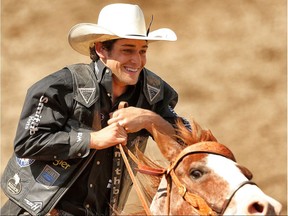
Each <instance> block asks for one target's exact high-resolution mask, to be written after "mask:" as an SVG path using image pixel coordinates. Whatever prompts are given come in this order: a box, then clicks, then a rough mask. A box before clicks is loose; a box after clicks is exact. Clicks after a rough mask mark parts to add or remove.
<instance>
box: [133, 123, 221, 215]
mask: <svg viewBox="0 0 288 216" xmlns="http://www.w3.org/2000/svg"><path fill="white" fill-rule="evenodd" d="M190 124H191V129H192V130H189V129H187V128H186V127H185V125H184V124H183V122H182V121H181V120H178V121H177V122H176V135H175V136H174V137H173V139H175V140H177V143H178V144H179V145H180V146H182V148H185V147H186V146H189V145H193V144H195V143H198V142H202V141H217V140H216V138H215V137H214V136H213V134H212V132H211V131H210V130H203V129H202V128H201V126H200V125H199V124H198V123H197V122H196V121H194V120H191V122H190ZM136 157H137V158H138V160H139V163H141V164H144V165H146V166H149V167H152V168H156V169H164V168H163V167H162V166H161V165H160V164H158V163H156V162H154V161H152V159H150V158H149V157H147V156H146V155H144V153H142V152H141V151H140V150H139V149H136ZM161 178H162V175H161V176H157V175H156V176H155V175H146V174H141V173H138V174H137V179H138V181H139V183H140V185H141V189H142V191H143V192H144V193H145V196H146V199H147V201H148V203H149V204H151V202H152V199H153V197H154V196H155V194H156V192H157V189H158V186H159V184H160V180H161ZM138 208H139V207H138ZM141 213H143V212H141ZM141 213H140V214H141ZM133 214H134V215H137V213H133Z"/></svg>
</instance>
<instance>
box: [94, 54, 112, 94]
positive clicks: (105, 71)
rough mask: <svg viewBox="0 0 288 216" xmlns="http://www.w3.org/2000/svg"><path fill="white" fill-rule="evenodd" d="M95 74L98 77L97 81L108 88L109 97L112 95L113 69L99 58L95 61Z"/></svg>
mask: <svg viewBox="0 0 288 216" xmlns="http://www.w3.org/2000/svg"><path fill="white" fill-rule="evenodd" d="M94 67H95V74H96V77H97V82H98V83H100V84H101V85H102V86H103V87H104V88H105V90H106V92H107V95H108V96H109V97H111V96H112V71H111V69H110V68H108V67H106V65H105V64H104V63H103V62H102V61H101V60H98V61H97V62H94Z"/></svg>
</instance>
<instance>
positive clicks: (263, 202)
mask: <svg viewBox="0 0 288 216" xmlns="http://www.w3.org/2000/svg"><path fill="white" fill-rule="evenodd" d="M178 128H179V129H178V131H177V134H178V135H177V139H172V138H171V137H170V136H168V135H164V134H162V133H160V132H159V131H157V130H156V129H154V130H153V137H154V140H155V142H156V143H157V145H158V147H159V149H160V151H161V153H162V154H163V156H164V157H165V158H166V159H167V160H168V161H169V162H170V166H169V167H168V168H167V169H163V168H162V167H160V166H159V165H157V164H155V163H154V162H153V161H151V160H150V159H149V158H147V157H145V156H144V155H141V153H139V152H138V154H137V155H138V159H139V161H140V163H139V161H138V171H139V172H140V173H144V174H145V175H144V176H146V177H145V178H146V180H145V181H143V176H142V175H140V176H142V181H141V183H142V190H145V192H146V195H148V197H149V196H150V198H151V199H150V202H149V204H150V212H151V213H152V215H219V214H220V215H279V214H280V211H281V208H282V206H281V204H280V203H279V202H278V201H276V200H274V199H273V198H271V197H269V196H267V195H266V194H264V193H263V192H262V190H261V189H260V188H259V187H257V185H256V184H255V183H254V182H252V181H251V179H252V174H251V172H250V171H249V170H248V169H246V168H245V167H243V166H240V165H239V164H237V163H236V160H235V157H234V155H233V153H232V152H231V151H230V150H229V149H228V148H227V147H226V146H224V145H222V144H220V143H218V142H217V140H216V138H215V137H214V136H213V135H212V133H211V131H210V130H203V129H202V128H201V127H200V126H199V125H198V124H197V123H196V122H194V121H192V132H191V131H189V130H187V129H186V128H185V127H184V126H183V125H182V124H181V123H179V124H178ZM176 140H177V141H176ZM147 174H148V175H147ZM147 179H149V180H150V181H147ZM143 182H144V183H143ZM148 182H150V183H148ZM145 183H146V185H145ZM151 183H152V184H151ZM147 184H148V185H147ZM153 188H154V189H153Z"/></svg>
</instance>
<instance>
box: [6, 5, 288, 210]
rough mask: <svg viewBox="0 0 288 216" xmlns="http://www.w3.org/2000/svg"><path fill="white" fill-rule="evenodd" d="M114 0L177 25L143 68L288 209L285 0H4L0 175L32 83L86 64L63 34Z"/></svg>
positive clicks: (164, 24) (93, 20)
mask: <svg viewBox="0 0 288 216" xmlns="http://www.w3.org/2000/svg"><path fill="white" fill-rule="evenodd" d="M116 2H123V3H125V2H126V3H135V4H138V5H139V6H140V7H141V8H142V10H143V11H144V14H145V18H146V23H147V25H148V23H149V22H150V19H151V16H152V14H153V16H154V22H153V24H152V27H151V29H152V30H153V29H157V28H162V27H168V28H171V29H173V30H174V31H175V32H176V33H177V36H178V41H177V42H157V43H151V44H150V45H149V51H148V62H147V65H146V66H147V68H149V69H150V70H152V71H154V72H156V73H157V74H158V75H160V76H161V77H162V78H163V79H164V80H166V81H167V82H168V83H170V84H171V85H172V86H173V87H174V88H175V90H177V91H178V93H179V103H178V105H177V107H176V111H177V113H178V114H179V115H181V116H184V117H186V118H188V119H191V118H192V117H193V118H194V119H195V120H196V121H197V122H198V123H199V124H200V125H201V126H202V127H203V128H209V129H210V130H212V132H213V134H214V135H215V136H216V137H217V139H218V141H220V142H221V143H223V144H225V145H227V146H228V147H229V148H230V149H231V150H232V151H233V153H234V154H235V156H236V159H237V161H238V163H239V164H241V165H244V166H246V167H248V168H249V169H250V170H251V171H252V173H253V174H254V181H255V182H256V183H257V184H258V186H259V187H260V188H261V189H262V190H263V191H264V192H265V193H267V194H268V195H270V196H272V197H274V198H275V199H277V200H278V201H280V202H281V203H282V205H283V211H282V214H283V215H286V214H287V1H286V0H265V1H263V0H205V1H203V0H177V1H175V0H157V1H155V0H145V1H144V0H135V1H133V0H122V1H114V0H81V1H79V0H78V1H71V0H49V1H47V0H25V1H18V0H1V7H2V8H1V22H2V23H1V37H2V38H1V39H2V41H1V48H2V49H1V57H2V59H1V61H2V64H1V93H2V94H1V174H2V172H3V169H4V168H5V166H6V164H7V161H8V159H9V157H10V155H11V153H12V150H13V139H14V135H15V131H16V127H17V122H18V119H19V116H20V112H21V109H22V105H23V102H24V97H25V94H26V91H27V89H28V88H29V87H30V85H32V84H33V83H34V82H36V81H38V80H39V79H41V78H42V77H44V76H46V75H48V74H50V73H52V72H54V71H57V70H59V69H61V68H62V67H64V66H66V65H69V64H73V63H79V62H86V63H89V62H90V60H89V57H86V56H81V55H80V54H78V53H76V52H75V51H74V50H72V48H71V47H70V46H69V44H68V42H67V33H68V31H69V30H70V28H71V27H72V26H73V25H75V24H77V23H81V22H90V23H96V22H97V18H98V13H99V11H100V10H101V8H102V7H103V6H105V5H107V4H110V3H116ZM149 146H150V145H149ZM153 147H154V145H153V144H151V146H150V147H149V149H151V148H153ZM149 149H148V151H149ZM5 201H6V197H5V196H4V195H3V193H2V192H1V202H2V204H3V202H5ZM2 204H1V205H2Z"/></svg>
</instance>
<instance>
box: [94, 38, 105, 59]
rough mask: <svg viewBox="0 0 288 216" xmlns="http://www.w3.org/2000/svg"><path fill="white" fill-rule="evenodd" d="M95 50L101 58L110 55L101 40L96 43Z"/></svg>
mask: <svg viewBox="0 0 288 216" xmlns="http://www.w3.org/2000/svg"><path fill="white" fill-rule="evenodd" d="M95 51H96V53H97V55H98V56H99V57H100V58H101V59H105V58H107V56H108V52H107V50H106V49H105V48H104V47H103V44H102V43H101V42H96V43H95Z"/></svg>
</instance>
